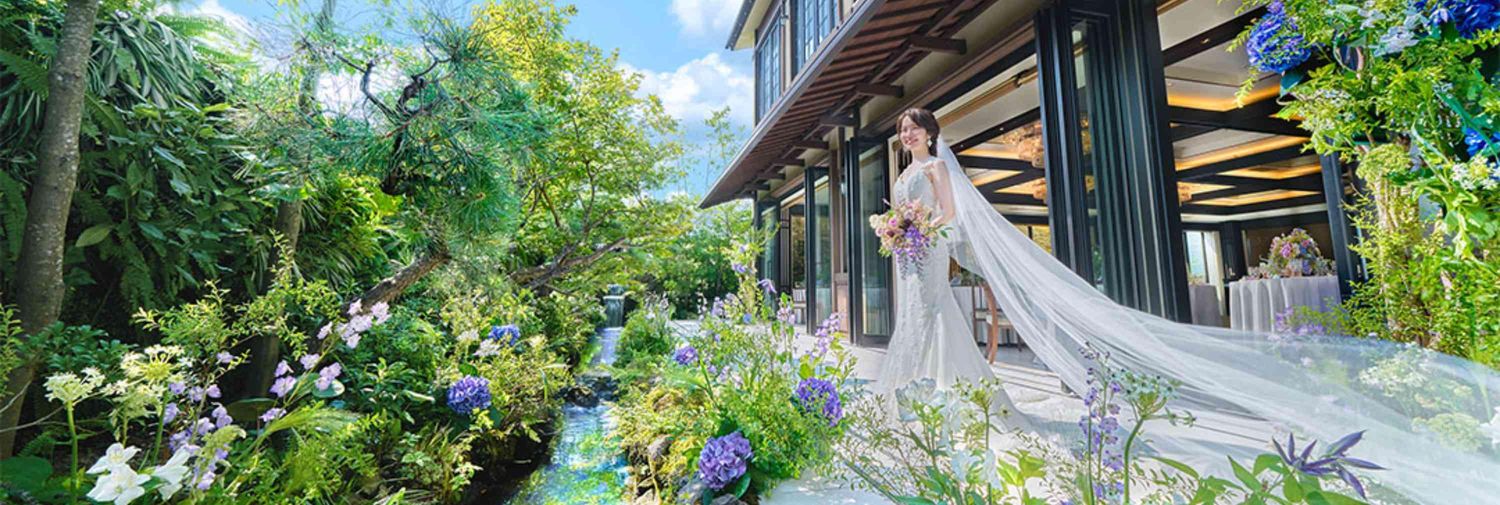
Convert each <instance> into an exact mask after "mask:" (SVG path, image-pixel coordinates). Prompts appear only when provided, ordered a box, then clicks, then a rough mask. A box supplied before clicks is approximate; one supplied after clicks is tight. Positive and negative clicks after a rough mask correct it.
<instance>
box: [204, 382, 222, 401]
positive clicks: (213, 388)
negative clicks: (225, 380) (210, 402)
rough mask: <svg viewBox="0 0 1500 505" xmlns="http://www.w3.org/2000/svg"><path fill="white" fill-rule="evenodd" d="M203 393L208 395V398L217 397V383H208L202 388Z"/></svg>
mask: <svg viewBox="0 0 1500 505" xmlns="http://www.w3.org/2000/svg"><path fill="white" fill-rule="evenodd" d="M203 394H206V395H208V397H209V398H218V397H219V385H218V384H209V385H208V389H205V390H203Z"/></svg>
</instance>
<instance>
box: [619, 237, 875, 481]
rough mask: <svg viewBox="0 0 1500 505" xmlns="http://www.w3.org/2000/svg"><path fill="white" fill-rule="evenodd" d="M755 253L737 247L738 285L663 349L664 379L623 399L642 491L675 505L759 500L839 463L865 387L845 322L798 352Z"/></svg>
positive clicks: (785, 302) (828, 326) (828, 324)
mask: <svg viewBox="0 0 1500 505" xmlns="http://www.w3.org/2000/svg"><path fill="white" fill-rule="evenodd" d="M740 251H743V257H737V255H739V254H740ZM755 253H756V251H755V250H754V247H745V248H744V249H739V248H736V250H735V251H733V254H731V258H732V259H734V261H735V263H736V264H738V265H742V268H739V269H737V275H738V276H739V278H740V285H739V289H737V290H736V291H735V293H732V294H731V295H729V296H726V297H725V298H723V299H720V300H717V301H716V302H715V303H714V305H713V309H711V310H710V311H709V312H708V313H706V314H704V315H703V318H702V319H701V320H700V326H699V331H697V332H695V333H694V334H691V335H682V336H680V337H679V338H680V340H679V341H678V342H677V343H676V344H675V345H674V346H672V347H671V349H670V350H668V351H663V358H664V359H662V360H660V361H659V362H657V363H658V364H657V365H656V366H657V367H658V368H657V370H656V374H657V376H658V377H659V379H653V380H647V381H643V383H642V384H641V385H639V386H638V387H636V388H634V389H633V390H629V391H627V392H626V394H625V395H624V396H623V397H622V398H621V401H620V403H619V408H620V409H621V413H620V417H619V418H620V419H621V426H620V428H619V430H620V433H621V438H622V443H623V445H624V446H625V450H626V452H627V453H628V454H629V455H630V457H631V459H632V460H633V461H634V463H635V464H634V465H633V466H634V467H635V468H637V469H639V470H641V471H642V473H641V474H640V475H637V476H636V482H637V484H636V492H637V493H643V494H650V495H652V496H653V497H655V498H656V499H657V500H659V501H661V502H664V503H665V502H694V503H696V502H698V501H700V500H704V499H712V498H718V497H723V496H726V495H727V496H731V497H737V498H740V499H746V500H750V499H752V498H751V497H753V496H758V495H760V494H762V493H764V492H766V491H768V490H770V489H771V488H772V487H774V486H775V484H776V483H778V482H781V481H783V480H785V479H790V478H795V477H797V476H799V475H801V474H802V473H803V472H804V471H806V470H808V469H810V468H824V467H829V466H830V463H831V446H832V444H833V442H834V441H835V440H836V439H837V438H839V437H840V436H841V434H842V433H843V432H844V430H845V427H846V426H847V425H848V423H849V422H850V420H851V415H850V414H849V413H847V412H846V411H845V410H844V409H845V407H846V405H847V404H848V402H849V401H850V399H851V395H852V394H854V391H855V387H854V385H853V384H852V383H851V382H850V381H849V373H850V371H851V370H852V367H853V359H852V358H851V357H850V356H849V354H848V353H847V351H845V350H844V349H843V348H842V345H841V343H840V341H841V340H842V338H843V336H844V334H843V332H842V330H841V323H840V321H839V318H838V316H837V315H835V316H834V317H833V318H830V319H829V320H827V321H825V322H824V323H823V324H822V325H821V326H820V329H819V330H818V331H817V332H816V335H815V339H814V341H813V342H812V343H811V345H810V346H807V348H801V347H798V346H794V345H793V341H794V337H795V327H794V325H792V324H791V323H790V322H789V321H790V319H791V317H790V311H789V310H788V309H789V307H790V304H791V301H790V299H789V297H786V296H782V298H781V299H780V300H779V301H778V305H779V307H780V310H776V309H773V306H772V304H769V303H767V299H768V298H769V297H770V296H772V295H773V294H774V292H775V289H774V287H768V286H767V285H765V284H763V283H760V282H758V281H757V279H756V278H755V271H754V269H753V268H750V267H748V266H746V265H751V264H753V261H751V259H752V258H753V257H754V255H755ZM747 320H748V321H749V322H750V323H751V324H746V321H747ZM629 498H633V497H629Z"/></svg>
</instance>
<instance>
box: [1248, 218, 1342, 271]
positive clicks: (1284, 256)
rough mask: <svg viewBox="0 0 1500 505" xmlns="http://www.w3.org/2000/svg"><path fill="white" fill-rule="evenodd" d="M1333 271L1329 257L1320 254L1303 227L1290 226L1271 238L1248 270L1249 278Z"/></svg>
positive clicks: (1315, 243)
mask: <svg viewBox="0 0 1500 505" xmlns="http://www.w3.org/2000/svg"><path fill="white" fill-rule="evenodd" d="M1314 275H1333V261H1331V260H1329V259H1327V258H1324V257H1323V254H1322V252H1320V251H1319V250H1318V243H1317V242H1314V241H1313V239H1312V237H1311V236H1309V235H1308V234H1307V231H1306V230H1303V229H1301V228H1293V229H1292V231H1290V232H1287V233H1286V234H1285V235H1281V236H1279V237H1276V238H1275V239H1273V240H1271V251H1270V252H1269V253H1267V254H1266V257H1265V258H1264V259H1262V260H1261V263H1260V265H1259V266H1257V267H1256V268H1255V269H1254V270H1252V271H1251V272H1250V275H1248V276H1247V277H1250V278H1262V279H1267V278H1282V277H1307V276H1314Z"/></svg>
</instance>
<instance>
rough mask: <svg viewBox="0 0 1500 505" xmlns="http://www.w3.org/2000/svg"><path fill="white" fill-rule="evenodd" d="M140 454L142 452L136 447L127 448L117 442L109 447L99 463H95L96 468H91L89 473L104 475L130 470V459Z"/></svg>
mask: <svg viewBox="0 0 1500 505" xmlns="http://www.w3.org/2000/svg"><path fill="white" fill-rule="evenodd" d="M138 452H141V450H140V449H137V448H135V447H128V448H127V447H125V446H124V445H120V443H118V442H116V443H115V445H111V446H109V449H107V450H105V451H104V455H103V456H100V457H99V461H95V462H94V466H91V467H89V471H88V473H90V474H95V473H104V472H105V471H112V470H114V469H116V468H126V469H129V468H130V458H134V457H135V453H138Z"/></svg>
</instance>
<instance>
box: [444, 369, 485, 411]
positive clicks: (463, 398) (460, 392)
mask: <svg viewBox="0 0 1500 505" xmlns="http://www.w3.org/2000/svg"><path fill="white" fill-rule="evenodd" d="M489 407H490V381H489V380H486V379H485V378H484V377H475V376H473V375H465V376H464V377H463V378H461V379H458V381H457V382H454V383H453V385H452V386H449V387H448V408H450V409H453V411H454V412H457V413H459V414H465V415H467V414H469V413H472V412H474V411H475V410H484V409H487V408H489Z"/></svg>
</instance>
